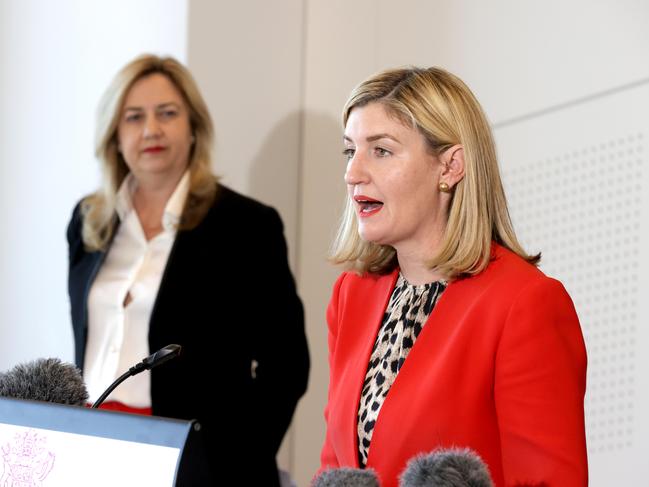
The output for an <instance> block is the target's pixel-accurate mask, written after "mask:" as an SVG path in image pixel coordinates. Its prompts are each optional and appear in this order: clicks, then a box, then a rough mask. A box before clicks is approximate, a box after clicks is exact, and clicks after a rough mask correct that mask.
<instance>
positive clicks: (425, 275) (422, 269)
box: [396, 245, 445, 286]
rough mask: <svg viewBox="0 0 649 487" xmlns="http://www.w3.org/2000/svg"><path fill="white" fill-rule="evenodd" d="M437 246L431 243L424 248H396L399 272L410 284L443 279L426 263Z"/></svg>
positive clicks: (442, 276) (417, 284)
mask: <svg viewBox="0 0 649 487" xmlns="http://www.w3.org/2000/svg"><path fill="white" fill-rule="evenodd" d="M436 248H437V246H436V245H433V246H431V247H428V248H426V249H421V248H414V249H413V248H410V249H403V248H397V249H396V250H397V260H398V262H399V268H400V269H401V274H402V275H403V277H404V278H405V279H406V281H408V282H409V283H410V284H414V285H416V286H419V285H421V284H427V283H429V282H434V281H439V280H443V279H445V277H444V275H442V274H441V273H440V272H439V271H437V270H436V269H431V268H430V266H429V265H428V262H429V261H430V259H431V257H432V256H434V252H435V251H436Z"/></svg>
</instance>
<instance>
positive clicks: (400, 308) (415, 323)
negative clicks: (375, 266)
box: [358, 274, 446, 467]
mask: <svg viewBox="0 0 649 487" xmlns="http://www.w3.org/2000/svg"><path fill="white" fill-rule="evenodd" d="M444 289H446V283H445V282H443V281H436V282H431V283H428V284H423V285H420V286H415V285H412V284H410V283H409V282H408V281H406V280H405V278H404V277H403V276H402V275H401V274H399V278H398V280H397V283H396V285H395V287H394V291H392V296H391V297H390V302H389V303H388V307H387V309H386V310H385V314H384V315H383V322H382V324H381V328H380V330H379V333H378V336H377V337H376V342H375V343H374V348H373V349H372V355H371V356H370V363H369V365H368V367H367V373H366V374H365V382H363V391H362V392H361V400H360V404H359V408H358V460H359V463H360V465H361V466H362V467H365V465H366V464H367V455H368V453H369V448H370V442H371V440H372V432H373V431H374V424H375V422H376V418H377V417H378V415H379V411H380V410H381V406H382V405H383V401H384V400H385V397H386V396H387V394H388V391H389V390H390V387H391V386H392V383H393V382H394V380H395V378H396V377H397V374H398V373H399V370H400V369H401V367H402V366H403V362H404V361H405V360H406V357H407V356H408V352H410V350H411V349H412V347H413V346H414V344H415V340H416V339H417V337H418V336H419V333H421V330H422V328H423V326H424V324H425V323H426V320H427V319H428V316H429V315H430V313H431V311H432V310H433V307H434V306H435V304H436V303H437V301H438V299H439V297H440V296H441V295H442V292H443V291H444Z"/></svg>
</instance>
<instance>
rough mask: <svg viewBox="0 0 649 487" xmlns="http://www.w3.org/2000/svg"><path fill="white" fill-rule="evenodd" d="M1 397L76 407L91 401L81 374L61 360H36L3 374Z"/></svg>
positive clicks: (0, 386)
mask: <svg viewBox="0 0 649 487" xmlns="http://www.w3.org/2000/svg"><path fill="white" fill-rule="evenodd" d="M0 396H2V397H12V398H15V399H31V400H35V401H47V402H53V403H57V404H71V405H75V406H83V405H85V404H86V402H87V401H88V391H87V390H86V385H85V383H84V382H83V377H82V376H81V371H80V370H79V369H78V368H77V367H75V366H74V365H72V364H66V363H62V362H61V360H59V359H58V358H48V359H37V360H33V361H31V362H27V363H25V364H20V365H16V366H15V367H14V368H13V369H11V370H9V371H8V372H4V373H2V374H0Z"/></svg>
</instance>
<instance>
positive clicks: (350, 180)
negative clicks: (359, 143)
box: [345, 152, 368, 184]
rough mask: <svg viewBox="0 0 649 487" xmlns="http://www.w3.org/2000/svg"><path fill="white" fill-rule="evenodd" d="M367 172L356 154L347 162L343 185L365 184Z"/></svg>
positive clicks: (360, 158)
mask: <svg viewBox="0 0 649 487" xmlns="http://www.w3.org/2000/svg"><path fill="white" fill-rule="evenodd" d="M367 179H368V172H367V168H366V167H365V164H364V163H363V160H362V157H361V156H360V154H359V153H358V152H356V153H354V155H353V156H352V157H351V158H350V159H349V160H348V161H347V169H346V170H345V183H347V184H360V183H364V182H367Z"/></svg>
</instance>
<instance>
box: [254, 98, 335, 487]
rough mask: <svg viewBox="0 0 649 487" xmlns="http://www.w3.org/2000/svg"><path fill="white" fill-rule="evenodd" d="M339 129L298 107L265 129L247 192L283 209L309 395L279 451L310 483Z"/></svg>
mask: <svg viewBox="0 0 649 487" xmlns="http://www.w3.org/2000/svg"><path fill="white" fill-rule="evenodd" d="M342 149H343V144H342V128H341V125H340V122H338V121H337V120H336V119H335V118H334V117H332V116H331V115H329V114H323V113H316V112H309V111H302V112H300V111H297V112H293V113H291V114H289V115H287V116H286V117H284V118H282V119H281V120H280V121H279V122H278V123H277V124H276V125H275V126H274V127H273V128H272V130H270V132H269V133H268V136H267V137H265V139H264V141H263V143H262V144H261V146H260V149H259V152H258V153H257V155H256V157H255V158H254V160H253V161H252V164H251V172H250V190H251V194H253V195H254V196H255V197H257V198H259V199H261V200H262V201H265V202H267V203H269V204H271V205H273V206H275V207H276V208H277V209H278V211H279V212H280V214H281V216H282V218H283V220H284V223H285V226H286V229H285V231H286V237H287V241H288V243H289V253H290V256H291V263H292V265H293V269H294V272H295V277H296V279H297V281H298V289H299V294H300V297H301V299H302V302H303V303H304V308H305V319H306V332H307V339H308V343H309V353H310V356H311V370H310V376H309V387H308V389H307V393H306V394H305V396H304V397H302V399H301V400H300V402H299V403H298V408H297V410H296V413H295V416H294V418H293V426H292V427H291V429H289V432H288V433H287V435H286V437H285V439H284V444H283V445H282V448H281V449H280V453H279V455H278V463H279V465H280V467H281V468H283V469H284V470H287V471H288V472H290V474H291V477H292V478H294V479H295V480H296V481H297V484H298V485H307V484H308V482H309V480H310V478H311V477H312V476H313V474H314V473H315V472H316V471H317V469H318V466H319V455H320V448H321V447H322V443H323V440H324V434H325V424H324V417H323V410H324V407H325V402H326V397H327V387H328V366H327V325H326V322H325V310H326V306H327V303H328V301H329V297H330V295H331V289H332V286H333V283H334V281H335V279H336V277H337V276H338V274H339V273H340V269H339V268H336V267H334V266H333V265H331V264H330V263H329V262H328V261H327V254H328V251H329V246H330V245H331V241H332V239H333V236H334V235H335V231H336V229H337V227H338V221H339V218H340V214H341V210H342V207H343V204H344V201H345V194H346V190H345V184H344V180H343V176H344V172H345V165H346V162H345V158H344V156H343V155H342Z"/></svg>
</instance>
